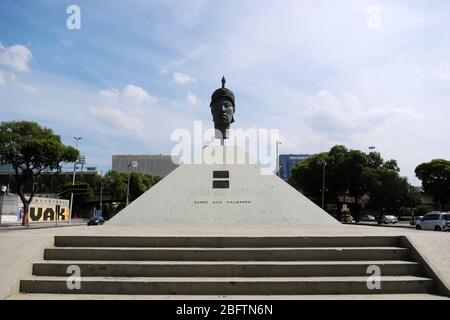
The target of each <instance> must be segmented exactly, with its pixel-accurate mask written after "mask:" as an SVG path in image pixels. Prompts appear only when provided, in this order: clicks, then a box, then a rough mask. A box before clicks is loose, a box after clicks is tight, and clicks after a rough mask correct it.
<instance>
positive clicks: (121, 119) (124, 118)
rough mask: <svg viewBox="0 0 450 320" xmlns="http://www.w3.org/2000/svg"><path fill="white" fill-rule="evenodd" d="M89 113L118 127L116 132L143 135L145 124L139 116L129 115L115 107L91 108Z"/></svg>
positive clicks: (115, 128)
mask: <svg viewBox="0 0 450 320" xmlns="http://www.w3.org/2000/svg"><path fill="white" fill-rule="evenodd" d="M89 111H90V112H91V114H93V115H94V116H97V117H98V118H100V119H103V120H106V121H107V122H109V123H110V124H112V125H115V126H118V128H117V127H114V130H118V129H124V130H126V131H128V132H135V133H137V134H139V135H141V134H143V129H144V124H143V122H142V121H141V119H140V117H139V116H137V115H133V114H129V113H127V112H124V111H122V110H120V109H118V108H113V107H90V108H89Z"/></svg>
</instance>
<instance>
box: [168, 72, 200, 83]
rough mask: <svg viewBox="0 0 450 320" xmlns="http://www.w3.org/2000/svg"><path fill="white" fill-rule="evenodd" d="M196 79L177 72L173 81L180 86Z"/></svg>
mask: <svg viewBox="0 0 450 320" xmlns="http://www.w3.org/2000/svg"><path fill="white" fill-rule="evenodd" d="M194 80H195V79H194V78H192V77H191V76H189V75H187V74H185V73H181V72H175V73H174V74H173V81H174V82H176V83H178V84H182V85H183V84H188V83H189V82H192V81H194Z"/></svg>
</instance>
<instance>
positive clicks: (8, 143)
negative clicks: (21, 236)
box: [0, 121, 79, 225]
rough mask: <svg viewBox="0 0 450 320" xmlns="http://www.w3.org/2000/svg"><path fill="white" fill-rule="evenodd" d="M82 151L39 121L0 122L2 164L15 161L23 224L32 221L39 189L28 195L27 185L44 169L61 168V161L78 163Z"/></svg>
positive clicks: (46, 170)
mask: <svg viewBox="0 0 450 320" xmlns="http://www.w3.org/2000/svg"><path fill="white" fill-rule="evenodd" d="M78 155H79V154H78V151H77V150H75V149H74V148H73V147H71V146H66V145H64V144H63V143H62V142H61V137H60V136H59V135H56V134H54V133H53V131H52V130H51V129H49V128H45V127H42V126H40V125H39V124H38V123H36V122H30V121H12V122H2V123H1V124H0V163H1V164H11V165H12V167H13V169H14V171H15V179H16V181H17V185H18V194H19V197H20V199H21V200H22V203H23V205H24V212H25V214H24V215H23V219H22V224H24V225H25V224H28V214H26V213H27V212H28V208H29V205H30V203H31V201H32V200H33V197H34V195H35V194H36V193H37V192H38V191H39V184H35V185H34V186H35V187H34V188H33V190H32V192H31V194H30V196H29V197H28V198H27V197H26V196H25V194H24V191H23V187H24V185H25V184H26V183H27V182H30V181H32V182H33V183H34V182H35V181H37V180H38V179H39V176H40V175H41V174H42V173H43V172H54V173H55V174H57V173H59V172H60V171H61V163H64V162H74V161H75V160H76V159H77V158H78Z"/></svg>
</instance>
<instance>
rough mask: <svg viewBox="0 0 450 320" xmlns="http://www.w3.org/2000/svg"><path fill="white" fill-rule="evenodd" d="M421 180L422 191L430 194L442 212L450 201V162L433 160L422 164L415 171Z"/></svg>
mask: <svg viewBox="0 0 450 320" xmlns="http://www.w3.org/2000/svg"><path fill="white" fill-rule="evenodd" d="M415 173H416V176H417V178H419V179H420V180H422V186H423V190H424V191H425V192H428V193H430V194H431V195H432V196H433V197H434V200H435V201H436V202H438V204H439V205H440V207H441V208H442V210H445V207H446V204H447V203H448V202H449V200H450V161H448V160H443V159H435V160H432V161H431V162H427V163H422V164H420V165H419V166H417V168H416V170H415Z"/></svg>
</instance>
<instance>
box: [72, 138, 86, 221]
mask: <svg viewBox="0 0 450 320" xmlns="http://www.w3.org/2000/svg"><path fill="white" fill-rule="evenodd" d="M73 138H74V139H75V140H76V141H77V142H76V145H75V149H76V150H77V151H78V141H80V140H81V139H82V138H83V137H73ZM77 160H78V159H77ZM77 160H75V162H74V163H73V178H72V192H71V193H70V209H69V224H70V222H71V221H72V209H73V188H74V187H75V172H76V170H77Z"/></svg>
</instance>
